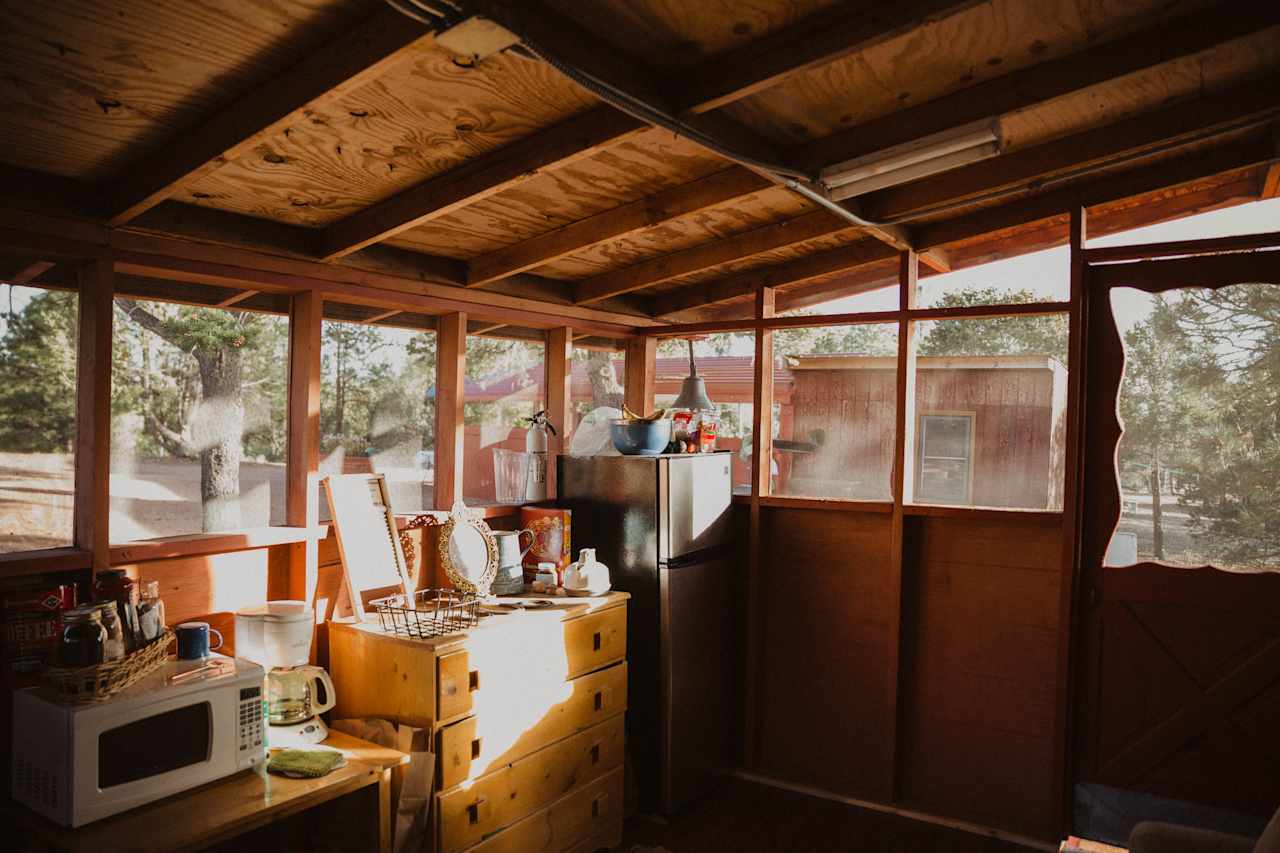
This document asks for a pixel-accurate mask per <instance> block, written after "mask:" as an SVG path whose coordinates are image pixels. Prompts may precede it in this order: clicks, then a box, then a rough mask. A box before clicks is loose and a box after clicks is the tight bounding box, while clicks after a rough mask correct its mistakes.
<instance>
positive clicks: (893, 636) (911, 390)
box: [885, 252, 920, 800]
mask: <svg viewBox="0 0 1280 853" xmlns="http://www.w3.org/2000/svg"><path fill="white" fill-rule="evenodd" d="M919 275H920V263H919V258H918V257H917V255H916V253H915V252H902V253H901V254H900V255H899V258H898V311H899V312H900V317H899V319H898V364H897V382H896V391H897V399H896V404H895V406H894V428H893V465H892V469H891V470H892V472H893V473H892V482H890V484H889V488H890V491H891V493H892V495H893V514H892V515H891V516H890V523H889V559H888V564H887V569H888V573H889V577H888V601H887V608H886V610H885V615H886V626H885V627H886V641H885V649H886V667H885V696H886V702H885V741H886V743H887V744H888V748H889V756H890V758H889V765H888V769H889V780H888V792H889V798H890V799H895V800H896V799H897V797H898V789H899V775H900V772H899V763H900V757H899V752H900V749H899V739H900V737H899V719H900V718H901V716H902V699H901V685H902V680H903V669H902V645H903V628H902V623H903V606H904V596H903V583H904V579H905V578H906V577H907V567H906V556H905V544H904V542H905V535H906V529H905V526H906V515H905V511H904V509H903V507H904V505H905V504H906V503H907V502H908V501H910V500H911V497H912V483H913V482H914V478H915V475H914V473H913V472H914V469H915V465H914V464H913V461H914V458H915V429H914V425H915V399H916V394H915V383H916V343H915V334H914V328H913V326H912V323H911V320H910V317H909V315H908V314H907V312H908V311H910V310H911V309H913V308H915V304H916V289H917V284H918V281H919Z"/></svg>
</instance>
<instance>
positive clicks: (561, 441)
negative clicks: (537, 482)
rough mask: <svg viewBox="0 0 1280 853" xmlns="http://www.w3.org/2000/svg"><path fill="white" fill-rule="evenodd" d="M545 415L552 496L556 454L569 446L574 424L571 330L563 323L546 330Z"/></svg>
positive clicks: (548, 475)
mask: <svg viewBox="0 0 1280 853" xmlns="http://www.w3.org/2000/svg"><path fill="white" fill-rule="evenodd" d="M546 346H547V358H546V361H545V365H546V373H547V376H546V382H547V415H548V417H549V418H550V421H551V426H553V427H554V428H555V431H556V432H555V435H548V436H547V497H548V498H555V497H556V495H557V494H558V492H557V491H556V481H555V478H556V457H557V456H559V455H560V454H561V453H563V452H564V448H566V447H568V446H569V430H570V428H571V427H572V426H573V403H572V400H571V397H572V386H573V329H570V328H568V327H567V326H562V327H560V328H559V329H552V330H551V331H549V332H547V344H546Z"/></svg>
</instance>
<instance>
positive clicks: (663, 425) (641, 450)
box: [610, 418, 671, 456]
mask: <svg viewBox="0 0 1280 853" xmlns="http://www.w3.org/2000/svg"><path fill="white" fill-rule="evenodd" d="M610 433H611V434H612V436H613V446H614V447H616V448H618V452H619V453H621V454H622V455H624V456H657V455H658V454H659V453H661V452H663V451H664V450H666V449H667V445H668V444H669V443H670V442H671V421H670V420H667V419H666V418H663V419H662V420H660V421H624V420H616V421H614V422H613V426H612V427H611V429H610Z"/></svg>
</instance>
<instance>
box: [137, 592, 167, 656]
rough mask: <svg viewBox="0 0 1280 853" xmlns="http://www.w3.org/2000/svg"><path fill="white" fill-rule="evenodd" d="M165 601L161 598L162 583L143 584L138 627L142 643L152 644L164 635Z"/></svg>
mask: <svg viewBox="0 0 1280 853" xmlns="http://www.w3.org/2000/svg"><path fill="white" fill-rule="evenodd" d="M164 626H165V621H164V600H163V599H162V598H160V581H143V582H142V599H141V601H140V602H139V603H138V627H139V628H140V629H141V631H142V641H143V642H144V643H150V642H152V641H154V640H158V639H160V635H161V634H163V633H164Z"/></svg>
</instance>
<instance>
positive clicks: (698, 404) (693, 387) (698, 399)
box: [671, 340, 716, 412]
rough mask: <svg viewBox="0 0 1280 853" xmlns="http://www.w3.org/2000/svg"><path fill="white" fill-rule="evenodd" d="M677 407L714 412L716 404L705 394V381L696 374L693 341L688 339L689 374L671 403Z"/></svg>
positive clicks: (696, 367) (696, 366)
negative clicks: (678, 394) (677, 395)
mask: <svg viewBox="0 0 1280 853" xmlns="http://www.w3.org/2000/svg"><path fill="white" fill-rule="evenodd" d="M671 405H672V406H674V407H675V408H677V409H691V410H693V411H695V412H714V411H715V409H716V404H715V403H713V402H711V398H710V397H708V396H707V381H706V380H705V379H703V378H702V377H701V376H699V375H698V365H697V364H695V363H694V361H693V341H692V340H690V341H689V375H688V376H687V377H685V380H684V383H683V384H681V386H680V396H679V397H676V401H675V402H674V403H672V404H671Z"/></svg>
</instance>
